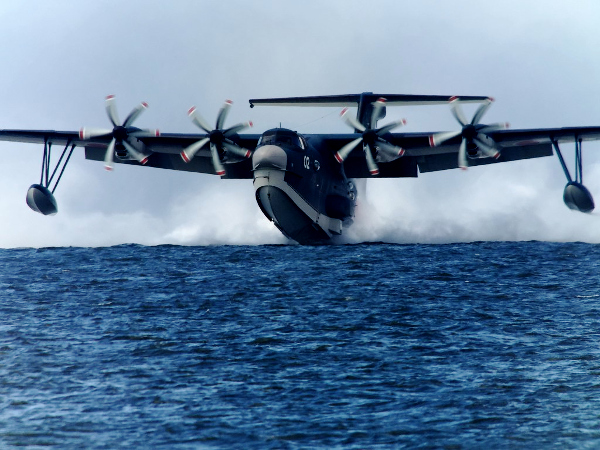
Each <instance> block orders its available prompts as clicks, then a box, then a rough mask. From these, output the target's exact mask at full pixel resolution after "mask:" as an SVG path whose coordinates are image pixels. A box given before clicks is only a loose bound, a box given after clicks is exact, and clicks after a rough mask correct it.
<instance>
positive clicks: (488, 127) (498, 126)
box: [479, 122, 510, 134]
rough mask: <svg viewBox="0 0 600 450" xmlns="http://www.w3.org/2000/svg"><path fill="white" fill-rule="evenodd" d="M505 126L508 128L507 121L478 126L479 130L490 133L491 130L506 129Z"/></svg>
mask: <svg viewBox="0 0 600 450" xmlns="http://www.w3.org/2000/svg"><path fill="white" fill-rule="evenodd" d="M507 128H510V124H509V123H508V122H503V123H491V124H489V125H485V126H484V127H483V128H480V129H479V132H480V133H485V134H487V133H492V132H493V131H498V130H506V129H507Z"/></svg>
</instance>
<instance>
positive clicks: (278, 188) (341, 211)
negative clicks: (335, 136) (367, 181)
mask: <svg viewBox="0 0 600 450" xmlns="http://www.w3.org/2000/svg"><path fill="white" fill-rule="evenodd" d="M321 148H323V145H321V143H320V142H318V138H317V137H314V138H313V137H310V136H309V137H304V136H302V135H300V134H298V133H296V132H294V131H291V130H287V129H284V128H277V129H273V130H268V131H265V132H264V133H263V135H262V137H261V139H260V140H259V142H258V145H257V147H256V150H255V152H254V155H253V157H252V167H253V171H254V189H255V192H256V201H257V202H258V205H259V207H260V209H261V210H262V212H263V213H264V214H265V216H267V218H268V219H270V220H271V221H272V222H273V223H274V224H275V226H277V228H279V230H281V232H282V233H283V234H284V235H286V236H287V237H289V238H291V239H293V240H295V241H297V242H299V243H301V244H306V243H315V242H317V243H318V242H321V241H326V240H329V239H330V238H331V237H332V236H334V235H340V234H341V233H342V229H343V227H344V226H348V225H349V224H350V223H352V218H353V216H354V208H355V205H356V188H355V186H354V183H353V182H352V181H351V180H348V179H347V178H346V176H345V174H344V171H343V166H342V165H341V164H339V163H337V162H336V161H335V159H334V158H333V156H332V155H330V154H328V153H327V152H321V151H319V149H321Z"/></svg>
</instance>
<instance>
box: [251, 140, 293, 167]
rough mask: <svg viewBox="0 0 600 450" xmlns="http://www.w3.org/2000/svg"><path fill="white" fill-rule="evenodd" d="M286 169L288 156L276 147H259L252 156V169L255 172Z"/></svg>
mask: <svg viewBox="0 0 600 450" xmlns="http://www.w3.org/2000/svg"><path fill="white" fill-rule="evenodd" d="M286 167H287V154H286V153H285V150H283V149H282V148H281V147H278V146H276V145H263V146H262V147H258V148H257V149H256V150H255V151H254V155H252V168H253V169H254V170H258V169H267V168H275V169H279V170H285V169H286Z"/></svg>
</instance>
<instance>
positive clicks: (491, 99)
mask: <svg viewBox="0 0 600 450" xmlns="http://www.w3.org/2000/svg"><path fill="white" fill-rule="evenodd" d="M488 100H489V101H490V102H495V101H496V100H495V99H494V97H488Z"/></svg>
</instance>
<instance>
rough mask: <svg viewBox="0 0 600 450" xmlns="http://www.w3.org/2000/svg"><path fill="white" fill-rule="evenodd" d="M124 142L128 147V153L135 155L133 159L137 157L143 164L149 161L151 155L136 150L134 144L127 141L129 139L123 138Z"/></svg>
mask: <svg viewBox="0 0 600 450" xmlns="http://www.w3.org/2000/svg"><path fill="white" fill-rule="evenodd" d="M122 144H123V146H124V147H125V148H126V149H127V153H129V154H130V155H131V156H133V159H135V160H136V161H137V162H139V163H140V164H142V165H143V164H146V163H147V162H148V156H149V155H144V154H143V153H141V152H139V151H138V150H136V149H135V147H134V146H133V145H131V144H130V143H129V142H127V139H123V141H122Z"/></svg>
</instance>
